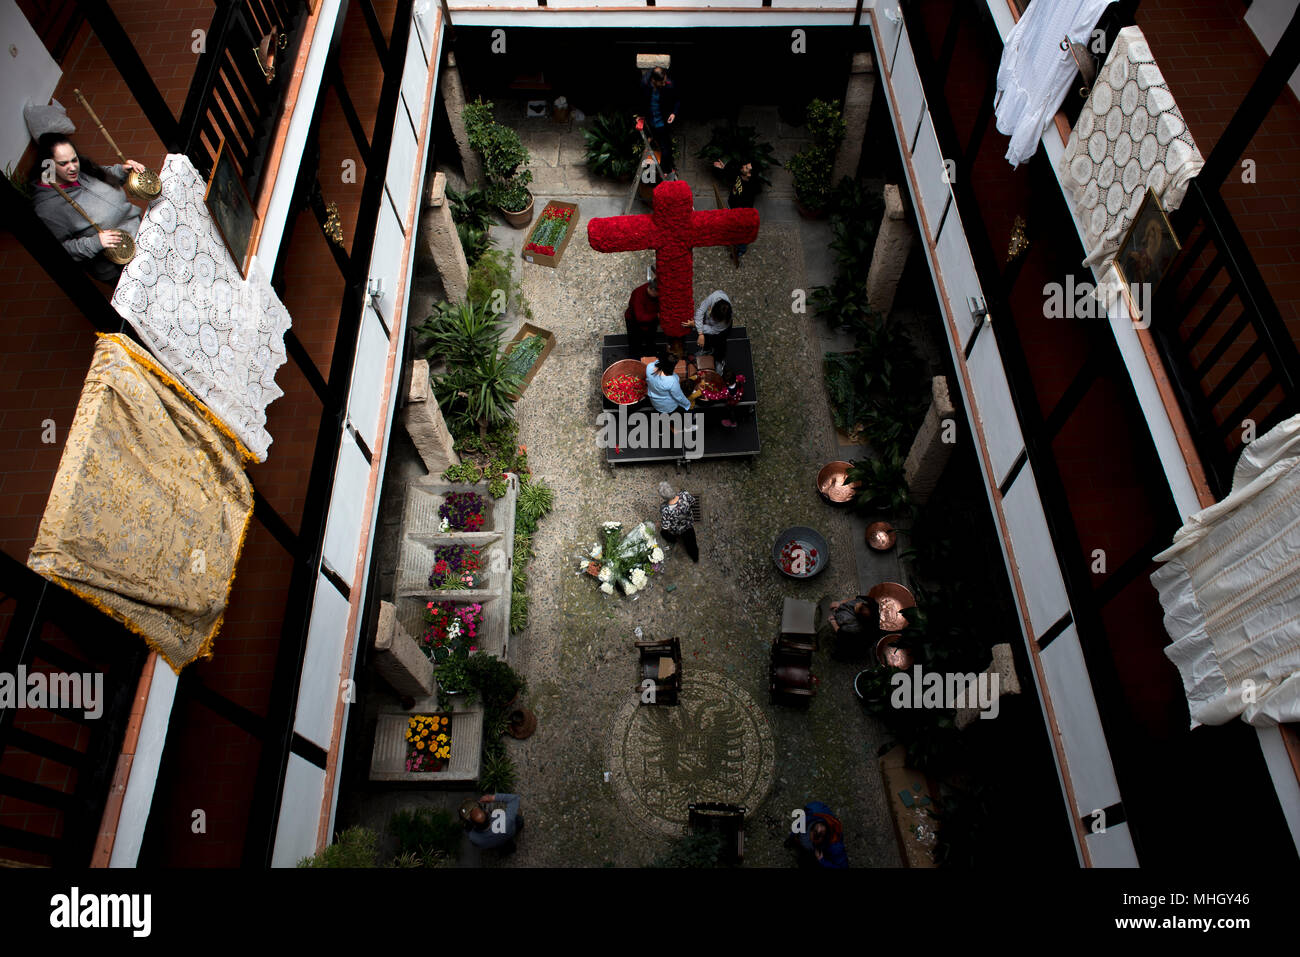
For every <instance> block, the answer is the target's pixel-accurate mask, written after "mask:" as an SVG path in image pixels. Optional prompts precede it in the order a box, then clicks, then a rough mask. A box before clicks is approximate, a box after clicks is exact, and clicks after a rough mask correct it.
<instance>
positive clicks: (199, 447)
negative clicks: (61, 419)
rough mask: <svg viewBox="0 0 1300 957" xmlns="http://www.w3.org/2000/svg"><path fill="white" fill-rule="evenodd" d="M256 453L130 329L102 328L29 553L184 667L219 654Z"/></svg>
mask: <svg viewBox="0 0 1300 957" xmlns="http://www.w3.org/2000/svg"><path fill="white" fill-rule="evenodd" d="M251 458H252V453H251V452H249V450H248V449H247V448H245V447H244V445H243V444H242V443H240V441H239V440H238V439H237V438H235V437H234V436H233V435H232V434H231V433H230V432H229V430H228V429H226V427H225V426H223V425H222V424H221V422H220V420H218V419H217V418H216V417H214V416H213V415H212V413H211V412H210V411H208V409H207V408H206V407H205V406H203V405H202V404H201V403H200V402H199V401H198V400H197V399H195V398H194V397H193V396H192V395H191V394H190V393H189V392H187V391H186V390H185V388H184V387H183V386H181V385H180V383H178V382H177V381H176V380H175V379H174V378H172V377H171V375H169V374H168V373H167V372H166V371H165V370H164V369H163V368H162V367H161V366H159V365H158V364H157V363H156V362H155V361H154V360H153V359H152V358H151V357H150V356H149V355H148V353H146V352H144V351H143V350H142V349H141V348H140V347H139V346H137V345H136V344H135V343H134V342H132V341H131V340H130V339H128V338H127V337H125V336H120V335H112V336H100V338H99V342H98V344H97V345H96V347H95V355H94V358H93V359H92V360H91V363H90V371H89V372H88V373H87V375H86V383H85V385H84V386H83V387H82V390H81V399H80V401H79V402H78V403H77V412H76V415H75V416H74V417H73V420H72V428H71V431H70V432H69V433H68V440H67V444H66V446H65V447H64V450H63V458H62V459H61V460H60V462H59V471H58V474H57V475H55V478H54V487H53V489H52V490H51V491H50V498H49V501H48V502H47V503H46V506H45V514H44V515H43V516H42V518H41V526H40V530H39V531H38V532H37V533H36V542H35V544H34V545H33V546H32V550H31V554H30V555H28V558H27V564H28V566H29V567H30V568H32V569H33V570H35V571H37V572H39V573H40V574H41V575H43V576H45V577H46V578H47V579H49V580H50V581H52V582H54V583H55V584H57V585H60V586H62V587H64V588H67V589H68V590H69V591H72V592H74V593H76V594H77V595H80V596H81V597H82V598H84V599H85V600H86V601H89V602H90V603H91V604H93V605H95V606H96V607H98V608H100V609H101V610H103V611H104V612H106V613H108V614H109V615H111V616H113V617H114V618H116V619H117V620H118V621H120V622H122V623H123V624H124V625H126V627H127V628H129V629H131V630H132V631H134V632H135V633H136V634H138V635H140V636H142V637H143V638H144V640H145V641H146V642H148V644H149V647H150V648H152V649H154V650H155V651H157V652H158V653H159V654H160V655H162V656H163V657H164V658H165V659H166V660H167V663H168V664H169V665H171V667H172V670H173V671H175V672H177V673H178V674H179V673H180V670H181V669H182V668H184V667H185V666H186V665H188V664H189V663H191V662H192V661H194V660H195V659H196V658H200V657H211V656H212V651H211V648H212V641H213V639H214V638H215V637H216V636H217V632H218V631H220V629H221V619H222V617H223V615H224V614H225V610H226V601H227V599H228V597H229V595H230V586H231V583H232V582H233V581H234V577H235V566H236V564H237V563H238V561H239V552H240V549H241V548H242V547H243V543H244V534H245V532H246V531H247V529H248V523H249V521H250V519H251V518H252V515H253V489H252V485H251V484H250V483H249V481H248V477H247V476H246V475H245V474H244V464H245V463H246V462H247V461H249V460H250V459H251Z"/></svg>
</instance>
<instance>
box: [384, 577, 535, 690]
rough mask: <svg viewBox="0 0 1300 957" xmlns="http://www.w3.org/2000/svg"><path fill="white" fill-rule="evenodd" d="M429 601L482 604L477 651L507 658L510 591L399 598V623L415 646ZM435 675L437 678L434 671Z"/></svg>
mask: <svg viewBox="0 0 1300 957" xmlns="http://www.w3.org/2000/svg"><path fill="white" fill-rule="evenodd" d="M431 601H454V602H456V603H457V604H468V603H469V602H475V601H476V602H480V603H481V604H482V605H483V624H482V626H481V627H480V629H479V634H478V639H477V640H478V649H479V651H484V652H487V653H488V654H489V655H495V656H496V657H497V658H504V657H505V656H506V644H507V640H508V638H509V634H510V590H509V589H508V588H507V589H506V591H505V594H504V595H489V596H487V597H482V596H478V595H469V594H467V595H466V597H464V598H458V597H455V596H454V595H452V594H450V593H448V592H440V593H439V594H438V595H437V596H424V595H421V596H415V597H407V598H398V599H397V621H398V624H400V625H401V626H402V628H404V629H405V630H406V633H407V634H408V635H410V636H411V638H412V639H414V640H415V641H416V643H417V644H418V643H419V639H420V635H422V634H424V610H425V607H426V606H427V605H428V603H429V602H431ZM421 654H423V651H421ZM434 676H435V677H436V676H437V669H436V668H435V670H434Z"/></svg>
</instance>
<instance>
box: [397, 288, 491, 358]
mask: <svg viewBox="0 0 1300 957" xmlns="http://www.w3.org/2000/svg"><path fill="white" fill-rule="evenodd" d="M415 331H416V335H417V336H418V338H419V341H421V342H422V343H424V345H425V349H426V354H427V355H429V356H443V357H444V358H446V360H447V364H448V366H466V365H471V364H473V363H474V361H475V360H476V359H477V358H478V357H479V356H482V355H486V354H494V353H495V352H496V350H497V346H498V344H499V343H500V341H501V332H500V330H499V329H498V328H497V320H496V317H495V316H491V315H489V314H488V311H487V310H486V309H485V308H484V307H483V306H481V305H479V304H476V303H473V302H462V303H459V304H457V305H452V304H451V303H448V302H443V303H439V304H438V306H437V308H436V309H435V310H434V312H433V314H432V315H431V316H429V318H428V319H426V320H425V321H424V322H422V323H421V324H420V325H418V326H416V329H415Z"/></svg>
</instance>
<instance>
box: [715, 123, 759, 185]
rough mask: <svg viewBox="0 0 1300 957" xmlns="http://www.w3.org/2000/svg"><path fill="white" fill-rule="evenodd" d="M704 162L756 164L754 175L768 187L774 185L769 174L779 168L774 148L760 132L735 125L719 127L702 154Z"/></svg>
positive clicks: (716, 127)
mask: <svg viewBox="0 0 1300 957" xmlns="http://www.w3.org/2000/svg"><path fill="white" fill-rule="evenodd" d="M698 156H699V157H700V159H702V160H704V161H705V162H708V163H713V162H715V161H717V160H722V164H723V165H724V166H725V165H726V164H728V163H730V162H732V161H733V160H734V161H736V162H740V163H753V164H754V175H755V176H757V177H758V179H759V181H760V182H762V183H763V184H764V185H766V186H771V185H772V181H771V180H770V179H768V178H767V175H766V174H767V170H769V169H771V168H772V167H773V166H775V165H777V163H776V157H775V156H773V155H772V144H771V143H767V142H764V141H763V140H760V139H759V134H758V130H757V129H755V128H754V127H752V126H739V125H737V124H736V123H734V122H731V123H728V124H727V125H726V126H715V127H714V128H713V135H712V136H710V138H709V141H708V142H707V143H706V144H704V146H703V147H702V148H701V149H700V152H699V153H698Z"/></svg>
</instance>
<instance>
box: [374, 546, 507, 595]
mask: <svg viewBox="0 0 1300 957" xmlns="http://www.w3.org/2000/svg"><path fill="white" fill-rule="evenodd" d="M465 544H470V545H476V546H478V547H479V549H481V555H480V559H481V561H482V562H483V565H484V568H485V569H486V570H480V571H479V572H478V577H479V578H480V579H481V580H482V581H481V583H480V585H479V587H477V588H470V587H468V586H466V587H465V588H454V589H453V588H431V587H430V586H429V573H430V571H431V570H432V569H433V566H434V562H435V560H436V559H435V557H434V556H436V555H437V552H438V546H440V545H465ZM509 559H510V556H509V555H508V554H506V552H505V546H504V544H502V541H501V536H499V535H495V534H494V535H492V536H490V537H489V539H488V540H487V541H484V542H466V540H465V538H464V536H461V537H458V538H452V537H450V536H447V535H440V536H437V537H435V538H433V539H432V540H430V541H422V540H419V539H413V538H404V539H402V543H401V545H399V546H398V551H397V575H396V578H395V580H394V582H393V593H394V594H395V595H396V596H397V597H398V598H403V597H407V596H412V595H414V596H420V595H423V596H426V597H427V600H429V601H436V600H439V599H455V600H459V599H462V598H464V599H469V600H471V601H482V600H483V599H484V598H487V597H488V596H489V595H500V594H501V593H502V592H503V591H506V592H508V591H509V590H510V586H509V584H507V582H508V580H509V578H510V570H509V568H508V567H507V564H508V562H509Z"/></svg>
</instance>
